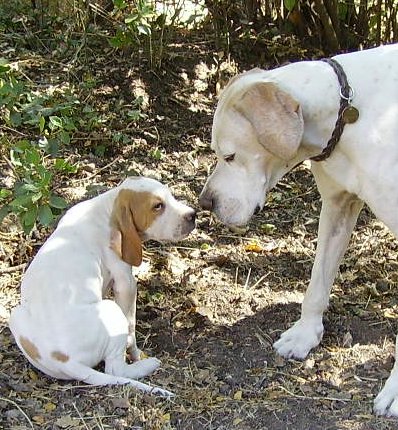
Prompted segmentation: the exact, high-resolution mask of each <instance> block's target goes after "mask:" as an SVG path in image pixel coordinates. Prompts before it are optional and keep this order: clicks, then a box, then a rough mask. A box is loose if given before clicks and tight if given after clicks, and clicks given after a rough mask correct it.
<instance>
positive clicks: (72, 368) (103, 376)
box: [62, 360, 174, 398]
mask: <svg viewBox="0 0 398 430" xmlns="http://www.w3.org/2000/svg"><path fill="white" fill-rule="evenodd" d="M62 368H63V369H62V371H63V373H65V374H66V375H68V378H70V379H76V380H78V381H82V382H85V383H86V384H89V385H96V386H101V385H129V386H131V387H134V388H136V389H137V390H140V391H143V392H144V393H149V394H155V395H157V396H161V397H167V398H171V397H174V394H173V393H172V392H170V391H167V390H164V389H163V388H160V387H152V386H151V385H148V384H145V383H143V382H139V381H136V380H134V379H130V378H125V377H122V376H114V375H109V374H107V373H102V372H98V371H97V370H95V369H92V368H90V367H88V366H85V365H83V364H80V363H78V362H76V361H72V360H70V361H68V362H67V363H63V365H62Z"/></svg>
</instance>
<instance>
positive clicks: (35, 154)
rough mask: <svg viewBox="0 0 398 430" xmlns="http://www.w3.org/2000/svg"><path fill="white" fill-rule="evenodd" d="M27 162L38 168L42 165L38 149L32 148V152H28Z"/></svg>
mask: <svg viewBox="0 0 398 430" xmlns="http://www.w3.org/2000/svg"><path fill="white" fill-rule="evenodd" d="M25 160H26V162H27V163H28V164H33V165H35V166H38V165H39V164H40V163H41V155H40V152H39V151H38V150H37V149H36V148H31V149H30V150H28V151H26V158H25Z"/></svg>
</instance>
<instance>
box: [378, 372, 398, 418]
mask: <svg viewBox="0 0 398 430" xmlns="http://www.w3.org/2000/svg"><path fill="white" fill-rule="evenodd" d="M374 411H375V413H376V414H377V415H385V416H387V417H398V371H395V372H392V373H391V375H390V377H389V378H388V379H387V381H386V383H385V385H384V387H383V389H382V390H381V391H380V393H379V394H378V396H377V397H376V398H375V401H374Z"/></svg>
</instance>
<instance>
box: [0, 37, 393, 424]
mask: <svg viewBox="0 0 398 430" xmlns="http://www.w3.org/2000/svg"><path fill="white" fill-rule="evenodd" d="M106 55H107V57H106V61H104V58H103V57H99V58H98V59H97V60H96V61H93V62H92V63H90V64H86V65H85V66H84V67H85V68H84V73H86V72H87V69H90V73H91V74H92V76H93V77H94V78H95V87H94V88H93V89H92V93H91V94H90V97H91V103H92V104H93V103H94V104H95V105H96V107H97V108H98V110H102V111H105V110H109V111H110V112H112V110H114V111H115V112H117V110H116V106H118V105H123V106H128V105H129V104H130V105H131V104H132V103H133V102H134V99H135V96H136V95H137V94H141V95H143V96H144V100H146V106H144V113H145V115H146V118H145V119H141V120H140V121H139V122H138V123H129V124H124V125H122V126H123V127H124V128H123V132H124V133H125V134H126V135H127V136H129V141H128V142H127V143H124V144H115V143H112V140H111V135H112V133H113V130H107V129H106V127H105V128H104V130H103V134H102V135H99V136H89V137H86V140H84V139H83V138H82V139H81V140H80V141H79V142H80V144H79V145H76V146H75V147H73V148H71V149H70V150H69V152H68V157H69V159H70V160H71V161H72V162H77V163H78V164H79V170H78V173H77V174H76V175H75V176H73V177H72V178H71V177H65V178H63V179H62V180H60V183H59V185H58V191H59V192H60V193H61V194H62V195H63V196H65V197H66V198H67V199H68V202H69V203H70V205H72V204H74V203H76V202H78V201H80V200H82V199H84V198H87V197H90V196H92V195H94V194H95V193H96V192H97V191H98V190H103V189H106V188H108V187H111V186H114V185H116V184H117V183H119V182H120V181H121V180H122V179H123V178H124V177H125V176H126V175H127V174H142V175H147V176H152V177H155V178H156V179H159V180H161V181H163V182H164V183H167V184H168V185H169V186H170V187H171V188H172V190H173V192H174V193H175V194H176V195H177V196H178V197H179V198H182V199H185V200H186V201H187V202H188V203H189V204H191V205H192V206H194V207H196V208H198V202H197V196H198V194H199V193H200V190H201V188H202V186H203V184H204V182H205V179H206V177H207V175H208V173H209V171H210V170H211V168H212V166H213V165H214V162H215V157H214V155H213V154H212V152H211V150H210V148H209V141H210V132H211V122H212V114H213V111H214V107H215V104H216V100H217V98H216V90H217V88H218V87H219V86H222V85H223V83H224V82H225V81H226V80H227V79H228V77H230V76H232V75H234V74H235V73H236V72H237V71H238V70H239V71H241V70H245V69H246V70H247V69H248V68H250V67H252V66H254V65H255V59H254V60H253V59H248V58H247V57H246V58H243V57H239V56H237V57H236V58H229V59H228V58H226V57H225V58H222V54H219V53H218V52H217V51H216V50H215V48H214V44H212V43H210V42H207V41H206V39H205V38H203V39H201V38H200V37H198V38H196V39H195V38H193V40H184V42H183V43H182V42H178V41H176V42H175V43H169V45H168V46H167V49H166V55H165V58H164V60H163V65H162V67H161V69H160V70H158V71H156V72H154V71H151V69H150V65H149V63H148V62H147V61H145V60H144V59H142V58H138V59H137V58H134V56H131V55H129V54H127V53H126V54H124V55H121V54H120V53H118V52H115V51H109V53H107V54H106ZM296 56H298V57H300V56H302V51H300V53H299V54H297V52H296V51H295V53H294V54H291V55H290V51H286V55H285V58H282V59H276V58H275V57H272V58H267V56H263V57H262V58H263V63H262V64H261V65H262V66H266V67H272V66H276V65H278V63H280V62H281V61H285V60H288V59H296V58H294V57H296ZM307 56H310V54H309V53H308V52H307ZM242 58H243V59H242ZM264 58H265V60H264ZM276 60H278V61H276ZM257 65H258V64H257ZM57 67H58V69H57ZM25 73H26V74H28V75H30V76H34V79H35V80H36V81H37V83H38V84H39V83H40V82H39V81H40V80H41V82H42V83H43V82H53V83H55V84H56V83H58V84H59V83H60V82H61V81H62V80H63V79H67V77H66V76H65V73H64V74H62V67H61V65H58V66H57V64H51V66H50V63H49V62H46V60H45V59H44V58H39V57H37V58H36V59H35V61H32V62H30V63H27V65H26V66H25ZM82 76H83V71H82V70H80V71H79V70H77V71H76V77H75V78H76V79H80V78H81V79H83V78H82ZM113 124H115V122H113ZM96 139H99V140H100V141H101V143H102V144H103V145H105V149H106V151H105V155H104V156H102V155H95V151H94V149H95V148H94V149H93V142H95V140H96ZM88 140H89V143H88V144H87V145H86V143H87V141H88ZM90 145H91V146H90ZM3 168H4V169H7V163H6V160H3V161H2V169H3ZM5 171H6V170H5ZM320 206H321V202H320V198H319V195H318V193H317V190H316V186H315V183H314V181H313V178H312V176H311V173H310V171H309V169H308V166H307V165H302V166H300V167H298V168H296V169H295V170H294V171H292V172H290V173H289V174H288V175H287V176H286V177H285V178H284V179H283V180H282V181H281V182H280V184H278V186H277V187H276V188H275V189H274V190H273V191H272V192H271V193H270V194H269V196H268V203H267V205H266V207H265V209H264V210H263V211H262V212H261V213H259V214H257V215H256V216H255V217H254V218H253V219H252V221H251V223H250V225H249V229H248V231H247V232H246V233H245V234H242V235H239V234H236V233H233V232H231V231H229V230H228V229H227V228H225V227H224V226H223V225H222V224H220V223H219V222H218V221H217V220H216V219H215V218H213V217H212V216H211V215H210V214H209V213H207V212H200V213H199V215H198V223H197V229H196V230H195V231H194V233H193V234H191V235H190V236H189V238H187V239H186V240H185V241H183V242H181V243H179V244H177V245H171V246H169V245H160V244H158V243H154V242H150V243H147V244H146V247H145V258H144V263H143V265H142V266H141V267H140V268H139V269H138V270H137V278H138V282H139V297H138V327H137V330H138V344H139V346H140V347H141V348H142V349H143V350H144V351H145V353H146V354H147V355H149V356H156V357H158V358H159V359H161V361H162V365H161V369H160V370H159V371H158V372H156V373H155V374H154V375H153V376H151V377H149V378H146V380H147V381H148V382H150V383H152V384H154V385H158V386H162V387H165V388H167V389H169V390H171V391H173V392H174V393H175V394H176V396H175V397H174V398H173V399H172V400H164V399H161V398H156V397H153V396H148V395H143V394H141V393H137V392H136V391H134V390H133V389H131V388H129V387H125V386H118V387H90V386H86V385H84V384H82V383H79V382H73V381H72V382H70V381H60V380H55V379H52V378H50V377H47V376H46V375H43V374H42V373H40V372H39V371H37V370H35V369H34V368H33V367H31V366H30V365H29V363H28V362H27V361H26V359H25V358H24V356H23V355H22V354H21V352H20V351H19V349H18V348H17V347H16V345H15V342H14V340H13V338H12V336H11V333H10V331H9V329H8V326H7V318H8V315H9V312H10V310H11V309H12V308H13V307H14V306H15V305H16V304H17V303H18V301H19V285H20V281H21V278H22V276H23V271H24V269H25V267H26V264H29V262H30V261H31V260H32V258H33V257H34V255H35V253H36V252H37V250H38V248H39V247H40V245H41V244H42V243H43V241H44V240H45V238H46V237H47V236H48V234H49V233H50V231H51V229H39V230H38V231H36V232H34V234H32V235H31V236H29V237H26V236H24V235H23V234H22V233H21V232H20V230H19V228H18V226H17V224H16V223H15V220H14V219H13V218H12V217H9V218H7V219H6V220H5V222H4V223H3V224H2V226H1V231H0V237H1V248H0V305H1V306H0V311H1V312H0V317H1V319H0V411H1V414H0V428H4V429H20V430H22V429H30V428H34V429H36V428H37V429H39V428H40V429H86V430H87V429H115V430H119V429H120V430H121V429H130V430H132V429H134V430H138V429H159V430H161V429H162V430H163V429H165V430H166V429H178V430H216V429H217V430H232V429H234V430H235V429H236V430H257V429H258V430H267V429H269V430H279V429H280V430H287V429H292V430H316V429H319V430H326V429H330V430H332V429H333V430H337V429H339V430H342V429H350V430H376V429H377V430H384V429H395V428H397V427H398V422H397V421H396V420H394V419H387V418H380V417H376V416H375V415H374V414H373V413H372V402H373V399H374V397H375V395H376V394H377V393H378V391H379V390H380V388H381V387H382V385H383V382H384V381H385V379H386V378H387V376H388V374H389V371H390V370H391V368H392V364H393V352H394V337H395V333H396V331H397V316H398V300H397V297H396V294H395V289H394V287H395V284H396V282H397V276H398V270H397V262H396V250H397V244H396V240H395V239H394V237H393V236H392V235H391V234H390V233H389V231H388V230H387V229H386V228H385V227H384V226H383V225H382V224H381V223H380V222H379V221H378V220H376V219H375V218H374V217H373V216H372V214H371V213H370V212H369V211H368V210H367V209H365V210H364V211H363V212H362V214H361V216H360V219H359V222H358V225H357V228H356V230H355V233H354V235H353V238H352V241H351V243H350V246H349V249H348V251H347V253H346V255H345V258H344V261H343V263H342V265H341V267H340V271H339V274H338V276H337V278H336V281H335V284H334V287H333V292H332V296H331V300H330V307H329V310H328V311H327V313H326V314H325V335H324V338H323V340H322V342H321V344H320V346H319V347H317V348H316V349H315V350H314V351H312V352H311V353H310V354H309V356H308V358H307V359H306V360H304V361H297V360H284V359H282V358H281V357H279V356H278V355H277V354H276V353H275V351H274V350H273V348H272V343H273V342H274V341H276V340H277V339H278V337H279V336H280V334H281V333H282V332H283V331H284V330H285V329H287V328H288V327H289V326H291V325H292V324H293V323H294V321H295V320H296V319H297V318H298V317H299V313H300V303H301V301H302V298H303V294H304V291H305V289H306V286H307V284H308V281H309V278H310V272H311V266H312V262H313V258H314V253H315V246H316V236H317V223H318V216H319V211H320ZM77 335H78V333H77ZM100 368H101V367H100Z"/></svg>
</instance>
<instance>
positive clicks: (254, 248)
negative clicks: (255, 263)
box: [245, 242, 263, 252]
mask: <svg viewBox="0 0 398 430" xmlns="http://www.w3.org/2000/svg"><path fill="white" fill-rule="evenodd" d="M245 251H248V252H262V251H263V247H262V246H261V245H260V244H259V243H257V242H249V243H248V244H247V245H246V246H245Z"/></svg>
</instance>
